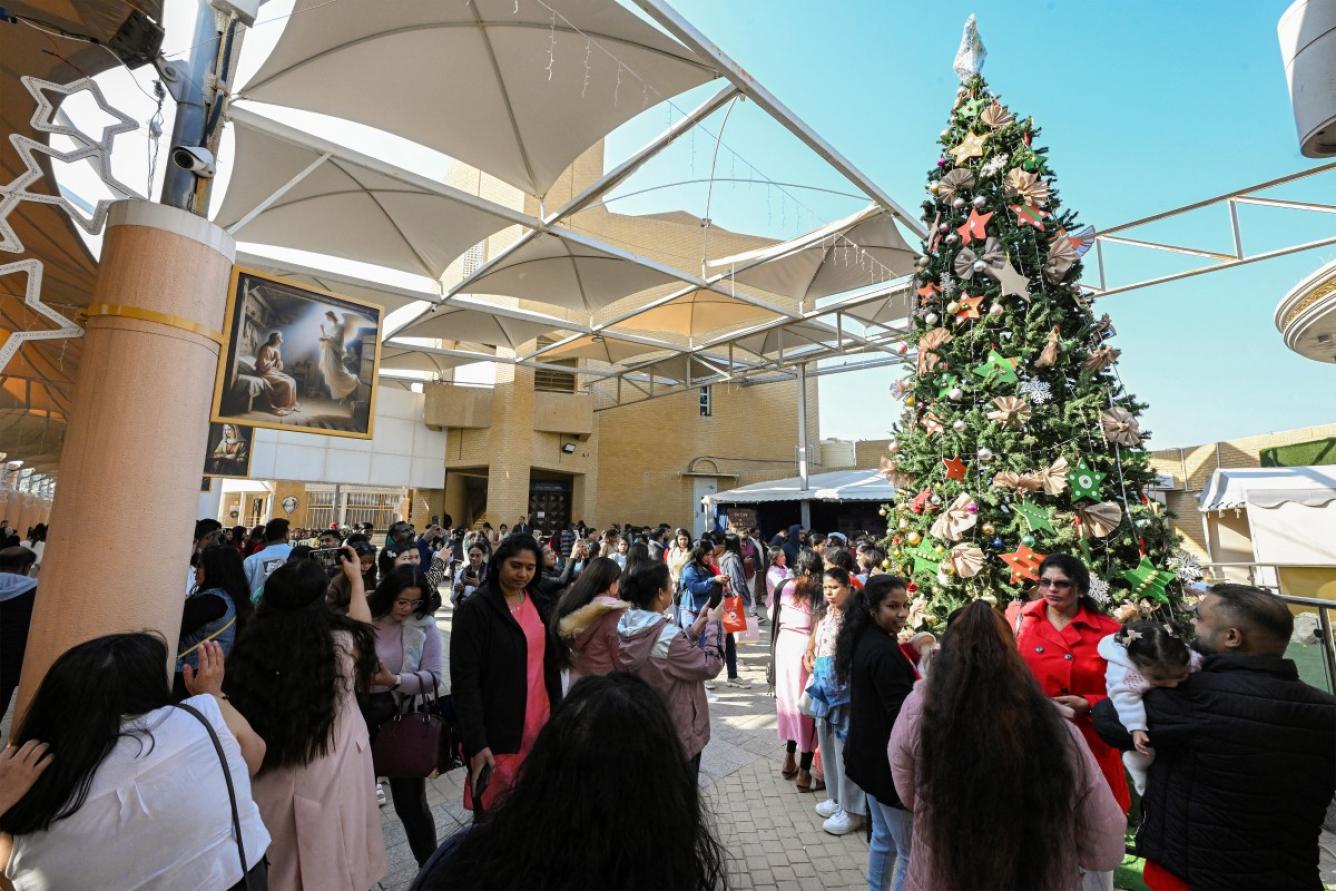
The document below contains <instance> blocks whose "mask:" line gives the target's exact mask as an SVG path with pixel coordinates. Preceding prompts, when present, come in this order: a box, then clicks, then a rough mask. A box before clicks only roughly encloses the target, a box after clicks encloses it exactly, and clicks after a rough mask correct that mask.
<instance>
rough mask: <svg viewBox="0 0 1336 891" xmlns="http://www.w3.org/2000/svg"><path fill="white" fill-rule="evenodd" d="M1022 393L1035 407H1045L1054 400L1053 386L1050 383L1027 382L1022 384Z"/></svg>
mask: <svg viewBox="0 0 1336 891" xmlns="http://www.w3.org/2000/svg"><path fill="white" fill-rule="evenodd" d="M1020 392H1021V395H1022V396H1025V397H1027V398H1028V399H1029V400H1030V401H1031V402H1033V403H1034V404H1035V405H1043V404H1044V403H1045V402H1048V401H1049V400H1051V399H1052V398H1053V386H1052V384H1050V383H1049V382H1048V381H1038V380H1027V381H1026V382H1025V383H1023V384H1021V390H1020Z"/></svg>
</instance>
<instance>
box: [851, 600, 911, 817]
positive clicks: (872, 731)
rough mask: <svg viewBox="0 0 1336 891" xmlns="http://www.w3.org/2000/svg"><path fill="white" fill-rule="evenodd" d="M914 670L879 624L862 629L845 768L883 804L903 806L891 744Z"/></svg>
mask: <svg viewBox="0 0 1336 891" xmlns="http://www.w3.org/2000/svg"><path fill="white" fill-rule="evenodd" d="M912 689H914V666H913V665H912V664H910V661H909V657H908V656H906V655H905V654H904V653H903V652H901V650H900V645H899V643H897V642H896V640H895V638H894V637H891V636H890V635H889V634H887V633H886V632H885V631H882V630H881V629H880V628H878V627H877V626H875V625H869V626H868V627H867V628H865V629H863V632H862V634H860V635H859V636H858V640H857V642H855V643H854V658H853V665H852V666H851V667H850V669H849V736H848V739H846V740H845V743H844V770H845V773H847V774H848V775H849V779H851V780H853V781H854V782H855V783H857V784H858V788H860V789H862V790H863V791H864V792H866V793H867V794H869V795H871V796H872V797H873V798H875V799H877V802H878V803H880V804H887V805H891V806H893V807H902V805H901V804H900V796H898V795H896V794H895V783H894V782H892V781H891V762H890V759H889V758H888V757H887V755H886V745H887V743H889V742H890V740H891V728H892V727H893V726H894V725H895V719H896V717H897V716H899V714H900V706H901V705H902V704H903V703H904V701H905V697H906V696H908V695H909V691H910V690H912Z"/></svg>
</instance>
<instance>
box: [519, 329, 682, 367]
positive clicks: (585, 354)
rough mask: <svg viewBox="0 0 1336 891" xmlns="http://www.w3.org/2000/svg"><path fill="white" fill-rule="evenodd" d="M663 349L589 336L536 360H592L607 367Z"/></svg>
mask: <svg viewBox="0 0 1336 891" xmlns="http://www.w3.org/2000/svg"><path fill="white" fill-rule="evenodd" d="M665 349H668V347H666V346H652V345H650V344H644V343H633V342H632V341H629V340H618V339H616V338H613V337H604V336H602V335H597V334H589V335H585V336H584V337H577V338H576V339H575V340H572V341H571V342H570V343H567V344H563V345H561V346H559V347H556V348H554V349H551V350H548V351H547V352H545V353H543V354H542V355H540V356H538V357H537V358H538V361H540V362H549V361H553V360H556V359H594V360H596V361H599V362H606V363H608V364H609V365H622V364H624V363H626V362H628V361H630V360H632V359H635V358H638V357H640V356H648V355H649V354H651V353H657V352H661V351H663V350H665Z"/></svg>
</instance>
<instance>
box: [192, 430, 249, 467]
mask: <svg viewBox="0 0 1336 891" xmlns="http://www.w3.org/2000/svg"><path fill="white" fill-rule="evenodd" d="M254 440H255V428H254V427H244V426H242V425H241V424H232V423H224V424H210V425H209V438H208V442H207V443H206V445H205V447H204V476H205V478H206V479H207V478H209V477H215V476H226V477H246V476H250V462H251V445H252V443H253V442H254Z"/></svg>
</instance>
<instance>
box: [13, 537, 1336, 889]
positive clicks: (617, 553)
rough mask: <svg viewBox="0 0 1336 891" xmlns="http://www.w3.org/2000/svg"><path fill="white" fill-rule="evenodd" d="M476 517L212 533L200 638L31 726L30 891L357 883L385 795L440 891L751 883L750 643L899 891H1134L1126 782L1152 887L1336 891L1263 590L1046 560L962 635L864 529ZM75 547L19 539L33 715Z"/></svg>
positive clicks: (19, 868)
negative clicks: (719, 805) (461, 810)
mask: <svg viewBox="0 0 1336 891" xmlns="http://www.w3.org/2000/svg"><path fill="white" fill-rule="evenodd" d="M452 527H453V524H452V523H451V521H450V518H449V517H445V518H442V519H441V521H440V522H437V521H436V518H433V522H432V523H430V524H428V526H427V528H426V529H425V530H423V531H422V532H421V533H420V534H419V532H418V531H417V530H416V529H415V528H414V527H413V526H412V525H411V524H409V523H406V522H397V523H395V524H393V525H392V526H391V527H390V528H389V529H388V530H387V532H386V534H385V536H384V539H383V540H382V541H380V542H379V543H377V538H378V537H379V536H377V535H376V534H375V532H374V530H370V529H366V528H360V527H359V528H351V529H320V530H312V529H292V528H290V526H289V523H288V522H287V521H286V520H282V519H276V520H273V521H270V522H269V523H268V524H266V525H265V526H263V527H258V528H256V529H253V530H249V531H247V530H246V529H244V528H241V527H238V528H235V529H227V528H225V527H223V526H222V525H221V524H219V523H217V522H216V521H212V520H201V521H200V522H199V523H198V524H197V525H196V528H195V530H194V539H193V547H192V552H191V559H190V566H189V568H188V572H187V582H186V591H185V595H184V597H183V606H182V617H181V632H180V637H179V639H178V640H176V641H174V642H171V643H169V642H168V641H165V640H164V639H163V638H162V637H161V636H159V635H156V634H152V633H142V632H135V631H127V632H125V633H118V634H111V635H108V636H105V637H101V638H97V639H95V640H91V641H87V642H85V643H82V644H79V645H78V646H75V647H73V648H72V649H70V650H69V651H68V652H66V653H64V654H63V655H62V656H60V657H59V658H58V659H57V660H56V661H55V663H54V664H53V665H52V666H51V668H50V670H49V671H48V672H47V674H46V675H45V677H44V678H43V679H42V680H41V682H40V684H39V685H38V686H37V688H36V690H35V693H34V694H33V696H32V699H31V702H30V703H28V705H27V707H26V709H25V710H24V711H23V713H22V714H21V715H18V716H16V718H15V721H14V732H13V734H12V738H11V743H12V744H11V746H10V747H9V748H7V749H6V750H5V751H4V753H3V755H0V863H4V864H6V865H5V869H4V877H3V879H0V886H4V885H6V884H8V885H9V886H12V887H14V888H18V889H24V891H37V889H64V888H85V887H88V888H91V887H108V888H112V887H114V888H126V889H130V888H164V889H166V888H180V887H187V886H189V887H199V888H217V889H230V888H236V889H242V888H245V889H257V888H264V887H271V888H276V889H278V888H281V889H303V888H305V889H320V891H326V889H331V891H332V889H348V891H365V889H368V888H371V887H373V886H374V885H376V883H377V882H379V881H381V880H382V879H383V878H384V877H385V876H386V873H387V862H386V851H385V841H384V837H383V832H382V828H381V827H382V823H381V818H380V813H379V808H380V807H381V806H388V805H389V804H391V803H392V805H393V810H394V814H395V816H396V817H397V818H398V820H399V821H400V822H401V823H402V825H403V828H404V834H405V836H406V838H407V841H408V846H409V848H410V850H411V851H412V854H413V857H414V858H415V859H416V860H417V862H418V865H419V867H420V872H419V874H418V876H417V878H416V880H415V881H414V883H413V887H414V888H419V889H433V888H529V887H549V888H588V887H600V888H683V889H686V888H694V889H706V888H723V887H727V886H728V884H729V868H728V865H727V864H728V858H729V852H727V851H726V850H725V849H724V847H723V845H722V844H721V842H720V840H719V833H718V828H717V827H716V826H715V825H714V822H713V819H712V817H711V816H710V814H709V812H708V808H707V803H706V797H705V796H704V795H703V794H702V792H701V778H700V772H701V759H702V754H703V753H704V752H705V750H706V747H707V745H708V743H709V740H710V702H711V700H712V698H713V695H712V694H711V693H710V692H709V691H710V690H713V689H717V688H718V687H719V686H731V687H739V688H742V687H747V686H749V685H750V683H751V682H749V681H748V679H746V678H743V677H742V676H741V675H740V673H739V671H738V658H737V653H738V649H737V646H738V642H739V640H743V639H745V640H755V641H758V642H760V643H761V644H763V645H764V644H765V643H768V645H769V657H768V660H767V679H766V680H767V686H768V687H769V688H770V690H771V691H772V692H773V696H774V710H775V727H776V732H777V740H776V770H777V772H778V773H779V775H780V776H781V777H782V778H783V779H784V780H787V781H791V782H792V784H793V789H794V792H795V794H796V795H800V796H801V795H804V794H810V795H812V796H813V798H811V799H807V800H808V801H812V802H813V803H812V804H811V805H810V806H811V807H812V808H813V809H814V810H815V812H816V813H817V814H819V815H820V816H821V818H822V819H823V821H824V822H823V823H822V829H823V830H824V831H825V832H827V833H830V834H832V835H843V834H846V833H850V832H855V831H858V830H866V831H868V833H869V844H868V858H867V864H866V870H867V882H868V887H869V888H870V889H872V891H884V889H896V891H900V889H904V888H910V889H972V888H998V889H1002V888H1040V889H1083V891H1084V889H1089V891H1095V889H1110V888H1112V877H1113V870H1114V868H1115V867H1116V866H1117V865H1118V864H1119V863H1120V862H1121V861H1122V860H1123V857H1124V853H1125V844H1126V833H1127V831H1128V813H1129V810H1130V809H1131V806H1132V803H1133V796H1134V794H1135V796H1136V797H1138V798H1139V799H1140V803H1139V813H1140V825H1139V828H1138V831H1137V835H1136V845H1137V848H1138V850H1139V852H1140V853H1141V854H1142V855H1143V856H1144V857H1145V858H1146V868H1145V880H1146V882H1147V884H1148V885H1149V886H1150V887H1151V888H1152V889H1154V891H1178V889H1184V888H1239V889H1243V888H1320V887H1321V882H1320V879H1319V874H1318V835H1319V832H1320V829H1321V824H1322V821H1323V818H1324V814H1325V812H1326V809H1327V807H1328V805H1329V803H1330V802H1331V800H1332V796H1333V792H1334V791H1336V698H1333V697H1332V696H1331V695H1329V694H1327V693H1325V692H1323V691H1320V690H1317V689H1315V688H1313V687H1311V686H1308V685H1307V684H1304V683H1303V682H1302V681H1300V680H1299V677H1298V673H1297V671H1296V668H1295V665H1294V663H1293V662H1292V661H1290V660H1289V659H1286V658H1285V656H1284V653H1285V649H1286V646H1287V644H1288V642H1289V639H1290V635H1291V630H1292V626H1293V617H1292V614H1291V612H1290V609H1289V608H1288V607H1287V606H1286V605H1285V603H1284V602H1283V601H1282V600H1281V599H1280V598H1279V597H1277V596H1275V595H1274V594H1271V593H1269V592H1267V591H1265V590H1262V589H1259V588H1254V587H1250V586H1245V585H1237V584H1221V585H1216V586H1214V587H1212V588H1210V589H1209V590H1208V591H1206V592H1205V593H1204V594H1203V595H1202V596H1201V598H1200V599H1199V600H1198V601H1197V603H1196V604H1195V606H1194V607H1193V609H1192V615H1191V629H1190V631H1189V629H1188V628H1187V627H1182V628H1180V627H1179V626H1177V625H1175V624H1172V623H1165V622H1163V621H1158V620H1156V621H1151V620H1149V619H1146V618H1143V617H1141V616H1136V617H1132V618H1130V619H1129V620H1128V621H1126V622H1122V621H1119V620H1117V619H1115V618H1113V617H1112V616H1110V615H1108V614H1107V613H1105V612H1104V611H1103V610H1102V609H1101V607H1100V605H1099V604H1098V603H1097V602H1096V601H1095V600H1093V599H1092V598H1091V597H1090V594H1089V591H1090V574H1089V572H1088V570H1087V568H1086V567H1085V566H1084V565H1083V564H1082V562H1081V561H1080V559H1079V558H1077V557H1076V556H1073V555H1068V554H1051V555H1048V556H1047V557H1046V558H1045V559H1044V561H1043V563H1042V565H1041V566H1040V567H1039V573H1038V582H1037V584H1036V585H1035V587H1034V589H1033V591H1032V592H1031V597H1030V598H1029V599H1027V600H1025V601H1023V602H1014V603H1011V604H1010V605H1008V606H1006V608H1005V609H998V608H996V607H994V606H993V605H991V604H990V603H988V602H986V601H985V600H978V601H975V602H972V603H970V604H969V605H968V606H965V607H963V608H961V609H959V610H957V611H956V612H955V613H954V614H952V615H951V616H950V617H949V619H948V620H947V622H946V623H945V626H944V628H943V629H941V630H940V634H939V635H934V634H929V633H926V632H924V631H922V630H918V629H917V628H916V627H913V626H914V625H915V624H916V623H914V622H911V612H912V611H913V604H912V597H913V595H912V590H913V589H912V586H911V583H910V582H908V581H906V580H904V579H901V578H898V577H896V576H893V575H890V574H887V573H886V572H885V571H884V561H885V554H884V553H883V552H882V551H881V549H880V547H879V544H878V542H877V541H876V540H875V539H874V538H873V537H871V536H867V535H863V534H857V533H855V534H852V535H846V534H842V533H838V532H836V533H831V534H829V535H825V534H821V533H818V532H813V531H810V530H803V529H800V528H798V527H790V528H788V529H786V530H783V531H781V532H779V533H778V534H776V535H774V536H773V537H771V538H770V540H769V541H766V540H765V539H763V538H762V537H761V536H760V535H759V533H758V530H756V529H736V528H732V527H729V528H727V529H725V530H723V531H719V532H710V533H705V534H703V535H699V536H694V535H692V534H690V533H689V532H688V531H687V530H685V529H672V528H671V527H669V526H667V525H660V526H657V527H648V528H645V527H634V526H624V525H614V526H612V527H609V528H606V529H602V530H596V529H590V528H588V527H585V526H584V525H583V524H578V523H576V524H568V525H566V526H565V527H564V528H560V529H541V530H540V529H536V528H534V527H533V526H532V525H531V524H530V523H529V521H528V518H525V517H521V518H519V519H518V520H517V521H516V522H515V523H514V524H513V525H512V526H509V527H507V526H505V525H502V526H500V527H498V528H497V529H496V530H493V529H492V528H491V527H490V525H488V524H485V523H484V524H481V525H479V526H477V527H476V528H473V529H469V530H464V529H459V528H452ZM8 535H9V533H8V531H7V530H5V529H0V536H8ZM45 535H46V530H45V528H42V529H40V530H33V531H32V532H30V537H29V539H28V540H27V542H26V544H25V543H23V542H21V541H20V542H15V541H11V540H4V539H3V538H0V540H4V544H5V547H3V548H0V646H3V647H4V651H3V653H2V654H0V687H3V689H0V694H2V695H3V703H4V704H5V705H6V706H7V704H8V701H9V698H10V696H11V694H12V691H13V688H14V686H15V685H16V684H17V678H18V670H19V668H20V667H21V665H22V655H23V642H24V640H25V639H26V634H27V622H28V619H29V617H30V615H31V611H32V603H33V601H34V598H35V597H38V596H40V594H39V593H38V588H39V581H38V576H37V571H36V570H37V567H38V566H39V565H40V548H37V549H34V547H33V545H34V544H36V545H40V544H41V542H42V541H44V539H45ZM184 569H185V567H183V570H184ZM446 610H448V611H450V613H451V615H450V619H451V622H452V624H451V633H450V635H449V641H448V668H447V643H446V641H445V640H444V637H443V635H442V634H441V631H440V629H439V627H438V624H437V617H438V615H443V614H444V613H443V612H442V611H446ZM173 651H174V652H175V666H174V672H173V673H171V674H170V675H169V674H168V673H167V672H164V671H163V667H164V666H166V665H168V664H169V661H168V660H169V656H170V654H171V653H172V652H173ZM16 653H17V655H15V654H16ZM445 694H448V702H449V708H448V709H440V708H439V705H440V702H439V700H437V697H438V696H441V695H445ZM429 702H434V703H436V706H432V708H437V709H438V710H437V711H434V712H433V714H439V715H441V716H447V715H448V719H449V722H448V724H447V729H448V731H449V735H450V736H451V738H453V739H455V740H456V741H457V743H458V747H459V750H458V752H457V754H458V755H460V756H461V757H462V762H463V764H462V767H461V769H462V770H463V786H464V792H463V806H464V807H465V808H466V809H468V810H470V811H472V812H473V814H474V820H473V822H472V823H471V824H470V825H469V826H468V827H466V828H465V829H463V830H460V831H456V832H452V833H450V834H448V836H447V837H444V838H442V837H441V834H440V832H439V830H438V827H437V826H436V824H435V821H434V819H433V815H432V812H431V809H430V806H429V802H428V799H427V779H428V773H429V771H428V772H424V771H422V770H410V769H408V768H401V769H396V768H394V767H390V766H389V765H391V764H398V763H400V762H398V761H393V760H391V759H389V758H388V757H387V756H386V755H385V753H387V752H388V751H389V744H388V743H387V744H385V745H379V744H378V743H380V742H381V741H382V737H383V738H385V739H390V738H392V737H393V738H394V739H395V740H396V744H397V745H399V746H400V748H401V749H402V746H403V745H404V742H403V740H404V738H405V737H404V734H403V733H402V732H401V730H402V728H401V726H400V725H399V722H401V721H402V720H403V719H404V716H405V715H406V714H412V713H414V709H416V708H418V707H423V708H427V707H428V706H427V703H429ZM400 754H402V751H400ZM432 754H433V756H434V755H435V754H436V753H432ZM433 763H435V762H433ZM439 766H440V767H443V768H448V766H449V765H445V764H441V765H439ZM377 774H380V775H381V776H382V777H383V778H384V779H385V780H386V781H387V785H388V790H389V794H388V796H385V794H384V792H383V786H382V784H381V783H380V781H379V779H378V776H377ZM823 792H824V795H822V794H819V793H823ZM813 799H819V800H815V801H814V800H813ZM76 851H78V852H80V853H82V854H84V855H85V856H73V853H74V852H76ZM735 856H736V852H735ZM734 868H735V869H736V867H734Z"/></svg>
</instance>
